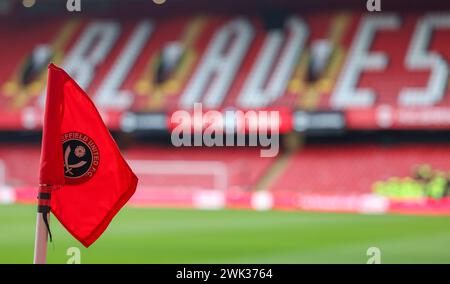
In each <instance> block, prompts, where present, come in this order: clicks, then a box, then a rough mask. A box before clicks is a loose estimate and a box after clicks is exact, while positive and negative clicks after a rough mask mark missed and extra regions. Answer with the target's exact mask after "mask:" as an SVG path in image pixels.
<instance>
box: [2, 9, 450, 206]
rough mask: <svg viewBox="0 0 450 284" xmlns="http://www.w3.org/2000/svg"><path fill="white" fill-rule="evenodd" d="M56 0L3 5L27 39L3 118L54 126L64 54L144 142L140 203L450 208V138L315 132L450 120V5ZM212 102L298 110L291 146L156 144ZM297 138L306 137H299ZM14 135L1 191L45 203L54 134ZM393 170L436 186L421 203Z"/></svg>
mask: <svg viewBox="0 0 450 284" xmlns="http://www.w3.org/2000/svg"><path fill="white" fill-rule="evenodd" d="M42 2H43V4H42V5H43V6H41V10H40V13H43V14H46V15H49V17H47V20H42V17H39V18H37V17H33V15H32V14H28V13H26V12H24V10H23V9H19V8H18V7H17V6H13V7H12V8H11V11H10V12H9V13H6V15H2V16H0V35H1V36H2V41H4V42H19V39H20V42H21V44H20V45H15V46H14V48H11V46H10V45H8V44H4V45H0V62H1V63H2V64H1V66H0V130H1V131H2V132H4V133H9V134H11V133H16V134H17V135H19V136H20V134H21V133H34V134H35V135H38V133H39V131H40V129H41V124H42V108H43V101H44V100H43V97H44V96H43V94H44V90H45V80H46V66H47V63H49V62H50V61H51V62H54V63H56V64H58V65H61V66H62V67H63V68H64V69H65V70H67V72H68V73H69V74H71V76H73V77H74V79H75V80H76V81H77V82H78V83H79V84H80V86H81V87H82V88H84V89H85V90H86V92H87V93H88V94H89V95H90V96H91V97H92V98H93V100H94V101H95V103H96V105H97V106H98V108H99V109H100V111H101V114H102V116H103V118H104V120H105V122H106V124H107V126H108V127H109V128H110V129H111V130H112V131H113V132H114V133H115V134H118V135H120V136H121V137H125V140H127V141H131V142H127V143H125V144H126V145H125V146H124V147H123V152H124V155H125V157H126V158H127V159H128V160H129V162H130V164H131V166H132V167H133V169H134V170H135V171H136V173H137V174H138V176H139V178H140V184H139V188H138V191H137V193H136V195H135V196H134V197H133V199H132V201H131V203H132V204H134V205H140V206H144V205H145V206H184V207H199V208H222V207H230V208H236V207H238V208H255V209H270V208H279V209H304V210H331V211H350V212H386V211H393V212H423V213H436V212H438V213H447V214H449V213H450V209H449V205H448V204H449V203H450V201H449V200H450V199H449V197H448V196H447V195H448V194H449V193H448V190H447V191H446V190H445V188H444V186H443V187H442V188H443V189H442V194H440V192H441V191H439V190H438V189H436V188H437V185H436V184H435V183H434V182H436V183H438V182H439V180H440V179H439V178H440V176H441V173H442V172H445V173H447V172H448V171H449V170H450V168H449V167H450V165H449V162H448V161H447V159H446V158H445V157H446V156H447V155H448V154H450V153H449V152H450V147H449V146H448V145H447V144H445V142H448V141H442V139H441V140H440V141H438V142H444V143H436V141H432V142H430V141H427V142H423V143H416V144H411V143H410V144H402V143H399V144H397V145H395V146H384V145H381V144H380V143H375V142H374V143H371V144H367V143H365V144H362V143H356V142H357V141H352V142H353V143H347V144H339V145H337V144H336V145H333V144H332V143H329V144H327V145H315V144H314V143H311V144H309V143H308V142H307V143H306V144H303V143H302V139H303V138H304V137H308V136H310V135H311V136H313V135H317V134H320V135H322V136H326V137H329V139H330V140H333V139H334V137H335V136H336V135H338V136H345V135H347V134H348V133H349V132H352V131H359V132H362V133H364V132H366V131H371V132H378V131H384V130H389V131H392V132H391V133H392V139H395V137H396V135H397V133H399V132H401V131H404V130H415V131H418V132H420V134H419V136H420V135H422V136H427V135H428V132H429V131H441V132H447V131H448V130H449V129H450V100H449V97H450V87H449V83H448V77H449V71H448V62H450V50H449V49H448V46H449V44H450V16H449V15H450V14H449V12H448V11H444V10H442V11H441V12H439V13H423V12H421V11H420V9H419V8H417V7H419V6H417V7H416V9H413V8H414V7H409V8H408V9H405V11H403V10H402V11H400V12H399V9H398V8H399V7H400V4H399V3H400V2H401V1H392V3H391V4H390V5H392V6H391V7H397V9H394V10H393V12H392V13H383V14H379V15H378V14H376V13H375V14H371V13H365V12H363V11H362V10H361V8H357V7H359V6H358V5H360V4H358V3H360V1H346V2H345V3H346V4H345V5H346V7H347V10H346V11H344V12H341V11H339V12H336V11H337V10H336V9H334V8H335V7H336V3H335V1H332V0H330V1H329V4H330V9H325V10H317V9H314V1H305V3H306V4H305V3H303V4H298V3H297V2H300V1H281V2H280V3H279V4H274V2H273V1H272V2H271V1H268V3H272V4H273V5H275V6H274V7H273V6H270V5H268V6H267V7H266V8H267V9H265V10H264V11H252V9H251V6H252V4H251V1H250V2H249V3H250V4H237V2H239V1H233V3H235V4H236V5H235V6H231V5H225V4H223V3H221V4H218V5H222V6H221V7H220V8H219V7H211V5H209V6H208V5H207V4H206V2H207V1H199V4H196V5H195V7H190V8H189V9H192V10H195V11H199V10H202V11H203V10H204V11H205V13H202V14H196V13H192V11H190V10H189V11H180V10H179V9H177V6H176V4H170V5H171V6H169V8H170V9H171V10H169V8H167V9H163V10H161V13H157V12H155V11H149V10H148V9H145V8H143V5H144V2H145V1H134V4H133V5H130V6H127V7H124V6H123V4H119V2H118V1H112V2H111V4H107V5H106V4H105V6H102V7H103V8H104V10H102V11H99V10H93V11H92V12H90V13H86V14H83V15H82V16H79V17H61V16H59V17H51V15H52V11H51V9H49V10H47V9H46V8H45V1H42ZM97 2H102V1H101V0H97ZM240 2H243V1H240ZM302 2H303V1H302ZM48 3H53V2H52V1H49V2H48ZM105 3H106V2H105ZM296 3H297V4H296ZM439 3H440V2H439V1H430V3H429V4H427V5H430V7H440V6H439ZM197 5H198V6H197ZM224 5H225V6H226V7H225V6H224ZM88 7H89V6H88ZM322 7H323V6H322ZM271 8H273V9H271ZM140 10H141V11H140ZM118 11H120V12H121V13H120V17H115V18H114V20H111V19H109V18H108V15H116V13H117V12H118ZM139 11H140V13H139ZM218 11H220V12H218ZM268 11H269V12H268ZM288 11H291V12H290V13H288ZM292 11H294V12H292ZM147 12H148V14H147ZM197 102H201V103H203V106H204V108H205V109H212V110H219V111H225V110H282V119H281V125H280V131H281V133H282V134H283V136H282V139H283V140H284V141H283V143H284V147H283V148H282V151H281V153H280V155H278V156H277V157H274V158H261V157H260V156H259V153H260V152H259V148H252V147H246V148H226V147H216V148H214V147H213V148H207V147H201V148H197V147H182V148H176V147H173V146H171V145H165V146H161V145H154V144H152V143H150V142H149V140H151V139H149V137H151V136H153V135H155V133H158V135H160V134H161V133H163V135H166V136H169V135H170V130H171V125H170V117H171V114H172V113H173V112H174V111H176V110H179V109H184V110H189V111H190V110H191V109H192V107H193V105H194V103H197ZM225 126H226V125H225ZM289 137H290V138H289ZM292 137H294V138H293V140H296V142H297V143H294V144H295V145H293V146H286V144H288V142H287V141H286V140H288V139H291V138H292ZM4 140H5V141H3V142H2V145H1V146H0V165H1V167H0V169H1V170H2V173H0V174H1V177H2V180H1V182H2V184H0V188H1V190H0V193H1V194H0V197H1V198H0V199H2V200H3V202H14V201H18V202H30V201H32V200H34V199H35V196H34V195H35V188H34V186H35V184H36V176H37V167H38V162H39V145H38V143H34V144H33V143H29V144H27V145H22V144H21V143H14V144H11V142H10V141H8V140H7V139H4ZM438 140H439V139H438ZM24 162H25V163H26V165H27V168H26V169H24V167H23V165H24ZM424 165H429V167H430V168H431V173H430V176H429V177H427V178H428V180H426V181H424V180H423V179H422V180H419V179H418V178H417V176H416V175H417V172H416V171H418V168H420V167H421V166H424ZM392 178H398V179H405V178H410V179H413V180H414V179H417V183H420V186H421V188H423V191H424V192H425V193H424V194H423V196H422V198H421V200H420V202H418V201H417V199H414V198H413V199H414V200H412V201H411V200H409V198H408V196H406V197H405V196H403V195H402V196H403V197H405V198H403V199H402V198H400V199H399V198H392V197H393V196H392V194H391V192H390V191H389V192H387V193H386V192H385V191H383V190H384V189H383V190H381V191H380V190H377V189H376V188H377V187H376V185H377V183H378V185H380V184H382V183H388V182H389V181H390V179H392ZM435 178H437V179H435ZM445 179H447V176H446V177H445ZM391 181H392V180H391ZM447 183H448V182H447ZM430 184H431V185H430ZM429 187H430V188H432V189H430V188H429ZM396 190H397V189H396ZM428 191H430V192H432V193H430V194H428ZM436 192H438V193H439V194H438V193H436ZM397 197H398V196H397ZM2 200H0V202H1V201H2ZM430 204H431V205H430ZM436 208H437V209H436ZM435 209H436V210H435Z"/></svg>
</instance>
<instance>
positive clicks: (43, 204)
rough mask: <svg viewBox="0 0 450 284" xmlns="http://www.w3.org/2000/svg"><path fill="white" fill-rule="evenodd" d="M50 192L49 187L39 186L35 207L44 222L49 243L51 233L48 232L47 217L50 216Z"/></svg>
mask: <svg viewBox="0 0 450 284" xmlns="http://www.w3.org/2000/svg"><path fill="white" fill-rule="evenodd" d="M51 190H52V186H51V185H47V184H41V185H39V192H38V207H37V212H38V213H41V214H42V219H43V220H44V224H45V227H46V228H47V232H48V236H49V239H50V242H52V233H51V231H50V224H49V222H48V216H49V214H50V201H51V197H52V193H51Z"/></svg>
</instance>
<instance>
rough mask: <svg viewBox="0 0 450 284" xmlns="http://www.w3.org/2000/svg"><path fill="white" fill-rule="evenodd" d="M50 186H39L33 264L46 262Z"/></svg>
mask: <svg viewBox="0 0 450 284" xmlns="http://www.w3.org/2000/svg"><path fill="white" fill-rule="evenodd" d="M51 188H52V186H51V185H39V193H38V207H37V215H36V235H35V241H34V260H33V263H34V264H45V263H46V262H47V240H48V236H49V235H50V240H51V233H50V231H49V221H48V218H49V217H50V198H51Z"/></svg>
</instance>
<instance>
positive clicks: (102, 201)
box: [39, 64, 138, 247]
mask: <svg viewBox="0 0 450 284" xmlns="http://www.w3.org/2000/svg"><path fill="white" fill-rule="evenodd" d="M137 181H138V179H137V177H136V176H135V174H134V173H133V172H132V170H131V169H130V167H129V166H128V164H127V163H126V162H125V160H124V159H123V157H122V155H121V154H120V151H119V149H118V147H117V145H116V143H115V142H114V140H113V138H112V137H111V135H110V133H109V131H108V129H107V128H106V126H105V124H104V123H103V121H102V119H101V117H100V114H99V113H98V111H97V109H96V108H95V106H94V104H93V103H92V101H91V100H90V98H89V97H88V96H87V95H86V93H85V92H84V91H83V90H82V89H81V88H80V87H79V86H78V84H77V83H76V82H75V81H74V80H73V79H72V78H71V77H70V76H69V75H68V74H67V73H66V72H65V71H64V70H62V69H61V68H58V67H57V66H55V65H53V64H50V65H49V67H48V82H47V99H46V105H45V118H44V127H43V137H42V151H41V166H40V176H39V183H40V185H41V187H42V186H43V185H44V187H45V186H46V187H47V188H48V185H49V186H51V187H52V188H53V190H52V191H51V201H50V206H51V212H52V213H53V214H54V215H55V216H56V218H57V219H58V220H59V221H60V222H61V224H62V225H63V226H64V227H65V228H66V229H67V230H68V231H69V232H70V233H71V234H72V235H73V236H74V237H75V238H76V239H77V240H79V241H80V242H81V243H82V244H83V245H84V246H86V247H88V246H90V245H91V244H92V243H93V242H94V241H95V240H97V239H98V238H99V237H100V235H101V234H102V233H103V232H104V231H105V229H106V228H107V227H108V225H109V223H110V222H111V220H112V218H113V217H114V216H115V215H116V214H117V212H118V211H119V210H120V209H121V208H122V207H123V206H124V205H125V203H126V202H127V201H128V200H129V199H130V197H131V196H132V195H133V193H134V192H135V190H136V185H137ZM41 192H42V190H41Z"/></svg>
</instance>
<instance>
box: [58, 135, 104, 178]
mask: <svg viewBox="0 0 450 284" xmlns="http://www.w3.org/2000/svg"><path fill="white" fill-rule="evenodd" d="M62 143H63V157H64V176H65V178H66V183H67V184H80V183H83V182H86V181H88V180H89V179H90V178H91V177H92V176H94V174H95V173H96V172H97V169H98V166H99V163H100V153H99V150H98V147H97V145H96V144H95V141H94V140H92V139H91V138H90V137H89V136H87V135H85V134H83V133H80V132H68V133H65V134H64V135H63V140H62Z"/></svg>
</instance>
